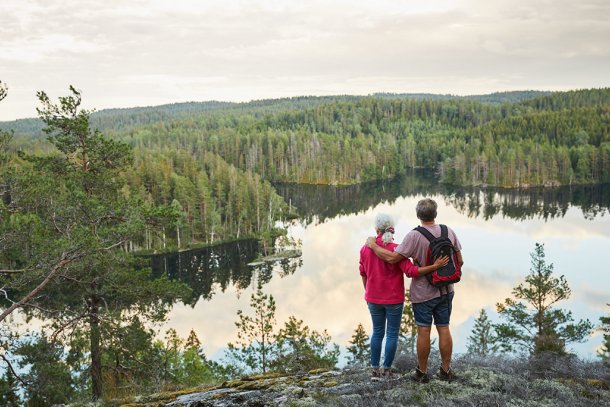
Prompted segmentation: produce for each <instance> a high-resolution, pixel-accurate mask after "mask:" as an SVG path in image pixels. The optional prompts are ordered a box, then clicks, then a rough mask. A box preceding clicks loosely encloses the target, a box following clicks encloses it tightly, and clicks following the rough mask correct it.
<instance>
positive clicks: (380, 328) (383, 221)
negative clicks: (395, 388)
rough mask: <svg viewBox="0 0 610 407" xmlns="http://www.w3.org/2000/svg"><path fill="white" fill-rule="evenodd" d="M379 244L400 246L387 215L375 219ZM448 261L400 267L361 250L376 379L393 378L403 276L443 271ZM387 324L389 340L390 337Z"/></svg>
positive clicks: (406, 263)
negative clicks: (382, 353) (384, 339)
mask: <svg viewBox="0 0 610 407" xmlns="http://www.w3.org/2000/svg"><path fill="white" fill-rule="evenodd" d="M375 230H376V232H377V241H376V243H377V244H378V245H379V246H381V247H383V248H385V249H387V250H390V251H394V248H395V247H396V246H398V245H397V244H396V243H393V242H392V241H393V240H394V221H393V219H392V218H391V217H390V216H389V215H386V214H378V215H377V216H376V217H375ZM448 260H449V259H448V258H447V257H444V258H441V259H438V260H437V261H436V262H435V263H434V264H432V265H430V266H425V267H417V266H415V265H414V264H413V263H411V260H409V259H404V260H402V261H401V262H399V263H396V264H390V263H386V262H384V261H383V260H381V259H379V258H378V257H377V256H376V255H375V253H373V251H372V250H371V249H369V248H368V247H367V246H366V245H365V246H363V247H362V249H361V250H360V275H361V276H362V283H363V284H364V299H365V300H366V302H367V304H368V308H369V312H370V313H371V319H372V321H373V335H372V336H371V367H372V369H373V372H372V377H371V378H372V379H373V380H379V379H381V378H382V377H384V378H391V377H392V372H391V370H390V368H391V367H392V362H393V361H394V355H395V354H396V347H397V345H398V332H399V330H400V321H401V318H402V309H403V306H404V301H405V284H404V277H403V273H404V274H405V275H406V276H407V277H409V278H411V277H417V276H423V275H425V274H428V273H430V272H432V271H434V270H437V269H439V268H440V267H442V266H444V265H445V264H447V262H448ZM386 324H387V336H386ZM384 336H386V343H385V351H384V359H383V371H382V370H380V366H379V362H380V358H381V343H382V341H383V337H384Z"/></svg>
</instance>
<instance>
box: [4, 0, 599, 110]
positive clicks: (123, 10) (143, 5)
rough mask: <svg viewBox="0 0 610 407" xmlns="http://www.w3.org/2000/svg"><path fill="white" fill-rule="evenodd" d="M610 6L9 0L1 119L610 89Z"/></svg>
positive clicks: (520, 1)
mask: <svg viewBox="0 0 610 407" xmlns="http://www.w3.org/2000/svg"><path fill="white" fill-rule="evenodd" d="M609 15H610V2H608V1H607V0H579V1H573V0H569V1H567V0H452V1H449V0H427V1H421V0H375V1H364V0H329V1H321V0H307V1H296V0H276V1H266V0H259V1H233V0H222V1H220V0H218V1H210V0H174V1H167V0H130V1H118V0H104V1H101V0H2V2H0V81H2V83H3V84H5V85H6V86H8V96H7V98H6V99H5V100H3V101H2V102H0V120H13V119H17V118H24V117H34V116H35V115H36V110H35V109H36V107H37V105H38V102H37V99H36V92H37V91H40V90H44V91H46V92H47V93H48V94H49V95H50V96H51V97H53V98H54V97H57V96H61V95H67V94H68V87H69V85H74V86H75V87H76V88H77V89H80V90H81V91H82V93H83V100H84V106H85V107H86V108H96V109H98V110H99V109H104V108H112V107H133V106H151V105H159V104H165V103H175V102H185V101H206V100H223V101H249V100H254V99H266V98H277V97H289V96H300V95H334V94H370V93H374V92H397V93H403V92H404V93H421V92H426V93H443V94H458V95H468V94H484V93H491V92H496V91H508V90H528V89H536V90H568V89H581V88H593V87H607V86H610V75H609V72H610V41H608V39H610V19H609V18H608V16H609Z"/></svg>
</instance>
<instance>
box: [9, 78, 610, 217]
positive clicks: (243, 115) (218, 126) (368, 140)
mask: <svg viewBox="0 0 610 407" xmlns="http://www.w3.org/2000/svg"><path fill="white" fill-rule="evenodd" d="M94 119H95V120H97V122H95V121H94V125H95V124H97V125H99V127H100V128H101V129H102V130H103V131H105V132H106V134H110V135H112V136H113V137H116V138H119V139H122V140H124V141H127V142H129V143H130V144H131V145H132V146H133V147H134V148H135V151H136V163H137V168H138V170H137V171H136V173H135V174H134V175H133V177H131V185H132V186H133V187H137V185H147V187H146V188H147V191H148V192H149V193H150V194H151V196H152V199H154V200H157V201H161V200H167V199H170V198H176V196H175V194H176V191H180V190H181V188H182V187H180V188H177V187H176V185H178V184H180V182H182V181H184V180H188V183H189V187H188V188H187V187H185V188H182V190H189V191H191V190H192V187H193V185H197V182H200V183H201V182H202V181H197V180H196V177H195V176H194V175H193V174H195V173H196V172H198V173H201V172H204V173H206V177H210V176H211V178H209V179H208V181H206V182H213V181H211V180H212V179H213V178H214V173H215V171H212V170H211V169H210V165H212V166H214V165H217V164H209V163H207V162H206V160H212V161H211V162H215V161H214V160H220V161H222V162H223V163H226V164H227V165H230V166H233V167H235V168H236V169H238V170H240V171H242V172H243V174H245V175H244V176H246V178H248V179H260V180H262V181H270V182H290V183H311V184H330V185H335V184H353V183H359V182H363V181H369V180H376V179H386V178H392V177H394V176H397V175H401V174H404V173H405V172H406V171H407V170H409V169H412V168H424V169H429V170H433V171H434V172H435V173H436V174H437V175H438V177H439V179H440V181H441V182H444V183H448V184H454V185H489V186H499V187H524V186H552V185H567V184H595V183H606V182H610V135H609V129H610V89H609V88H604V89H588V90H577V91H569V92H553V93H549V92H535V91H527V92H504V93H495V94H491V95H479V96H468V97H458V96H451V95H426V94H411V95H409V94H375V95H373V96H366V97H362V96H328V97H299V98H285V99H276V100H262V101H254V102H250V103H222V102H205V103H186V104H176V105H167V106H161V107H158V108H154V107H151V108H138V109H134V110H130V109H120V110H110V111H102V112H98V113H95V114H94V115H93V116H92V120H94ZM11 123H12V124H13V125H15V124H16V122H11ZM11 123H5V124H4V126H5V127H6V126H9V125H10V124H11ZM27 123H28V126H33V122H27ZM24 124H25V122H24ZM9 127H10V126H9ZM13 128H14V130H15V133H16V135H20V134H23V132H22V131H21V130H20V129H21V127H19V126H16V127H13ZM23 128H25V127H23ZM29 135H30V136H29V137H36V135H35V132H30V133H29ZM21 137H25V136H21ZM212 157H215V158H212ZM185 163H188V164H185ZM218 165H219V164H218ZM189 166H191V167H196V169H197V171H193V170H189V169H188V167H189ZM185 171H186V172H185ZM189 171H190V172H189ZM159 174H164V175H163V176H162V177H160V175H159ZM172 174H173V175H172ZM177 177H178V178H177ZM180 177H182V178H180ZM152 179H155V182H152V181H150V180H152ZM179 180H181V181H179ZM157 182H158V183H157ZM172 185H173V186H172ZM229 185H235V183H233V184H229ZM155 188H156V189H157V190H158V191H156V190H155ZM172 191H173V192H172ZM217 193H218V196H221V195H222V194H224V193H226V191H222V192H220V190H218V192H217ZM168 194H169V195H168ZM176 199H177V198H176ZM185 199H186V201H188V199H189V198H188V197H185V198H183V200H185ZM183 200H180V202H181V203H182V202H183ZM231 205H237V203H231ZM189 213H190V212H189ZM204 217H205V216H204ZM237 222H239V220H237ZM257 222H259V221H258V220H257ZM248 227H249V226H248ZM240 228H241V226H240Z"/></svg>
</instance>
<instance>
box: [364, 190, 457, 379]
mask: <svg viewBox="0 0 610 407" xmlns="http://www.w3.org/2000/svg"><path fill="white" fill-rule="evenodd" d="M436 210H437V204H436V202H435V201H433V200H432V199H422V200H421V201H419V202H418V203H417V207H416V213H417V218H418V219H419V220H420V222H421V225H422V227H424V228H425V229H427V230H428V231H429V232H430V233H431V234H432V235H433V236H435V237H438V236H440V235H441V227H440V225H438V224H436V223H435V219H436ZM375 230H376V232H377V237H376V238H374V237H369V238H368V240H367V243H366V245H365V246H364V247H363V248H362V250H360V275H361V276H362V282H363V284H364V290H365V294H364V299H365V300H366V302H367V304H368V308H369V311H370V313H371V319H372V321H373V335H372V336H371V366H372V369H373V371H372V379H373V380H380V379H382V378H386V379H391V378H395V377H396V376H395V375H394V374H393V373H392V371H391V367H392V362H393V360H394V355H395V353H396V348H397V342H398V333H399V330H400V322H401V318H402V311H403V306H404V301H405V289H404V278H403V273H404V274H406V275H407V277H410V278H412V280H411V290H410V292H411V303H412V304H413V313H414V316H415V323H416V325H417V362H418V365H417V367H416V368H415V373H414V374H413V376H412V378H413V379H414V380H415V381H417V382H420V383H427V382H428V381H429V380H430V376H429V375H428V356H429V355H430V332H431V329H432V328H431V327H432V322H434V324H435V325H436V330H437V332H438V336H439V350H440V354H441V366H440V370H439V374H438V376H439V378H440V379H442V380H447V381H451V380H452V379H454V377H455V376H454V374H453V371H452V369H451V354H452V351H453V340H452V338H451V332H450V330H449V319H450V317H451V303H452V301H453V295H454V292H453V285H449V286H448V287H447V290H445V288H443V289H442V290H439V288H436V287H433V286H432V285H431V284H430V283H429V282H428V279H427V278H426V277H425V275H426V274H428V273H431V272H433V271H434V270H437V269H439V268H440V267H443V266H444V265H445V264H447V262H448V260H449V259H448V257H441V258H439V259H437V260H436V261H435V262H434V263H433V264H431V265H426V266H423V267H421V266H416V265H414V264H413V263H412V262H411V260H409V258H412V259H413V260H414V261H415V264H417V265H423V264H426V257H427V253H428V247H429V241H428V239H427V238H426V237H425V236H424V235H423V234H422V233H420V232H418V231H416V230H412V231H411V232H409V233H408V234H407V235H406V236H405V238H404V239H403V241H402V243H401V244H400V245H397V244H396V243H393V242H392V240H393V238H394V222H393V220H392V219H391V218H390V216H388V215H384V214H379V215H377V217H376V219H375ZM447 230H448V237H449V239H450V240H451V243H452V244H453V247H454V250H455V252H456V255H457V262H458V263H460V265H461V264H463V259H462V254H461V250H462V247H461V245H460V242H459V240H458V238H457V236H456V235H455V233H454V232H453V230H451V228H447ZM386 326H387V328H386ZM386 329H387V332H386ZM384 336H385V337H386V343H385V351H384V360H383V370H381V369H380V366H379V365H380V358H381V344H382V341H383V338H384Z"/></svg>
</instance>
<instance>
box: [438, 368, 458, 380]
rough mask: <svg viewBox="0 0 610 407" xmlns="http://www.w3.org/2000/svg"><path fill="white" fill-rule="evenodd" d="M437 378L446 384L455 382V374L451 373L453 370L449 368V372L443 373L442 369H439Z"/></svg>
mask: <svg viewBox="0 0 610 407" xmlns="http://www.w3.org/2000/svg"><path fill="white" fill-rule="evenodd" d="M438 378H439V379H441V380H444V381H446V382H452V381H453V380H455V374H454V373H453V369H451V368H449V370H447V371H446V372H445V371H444V370H443V368H442V367H441V368H439V369H438Z"/></svg>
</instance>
